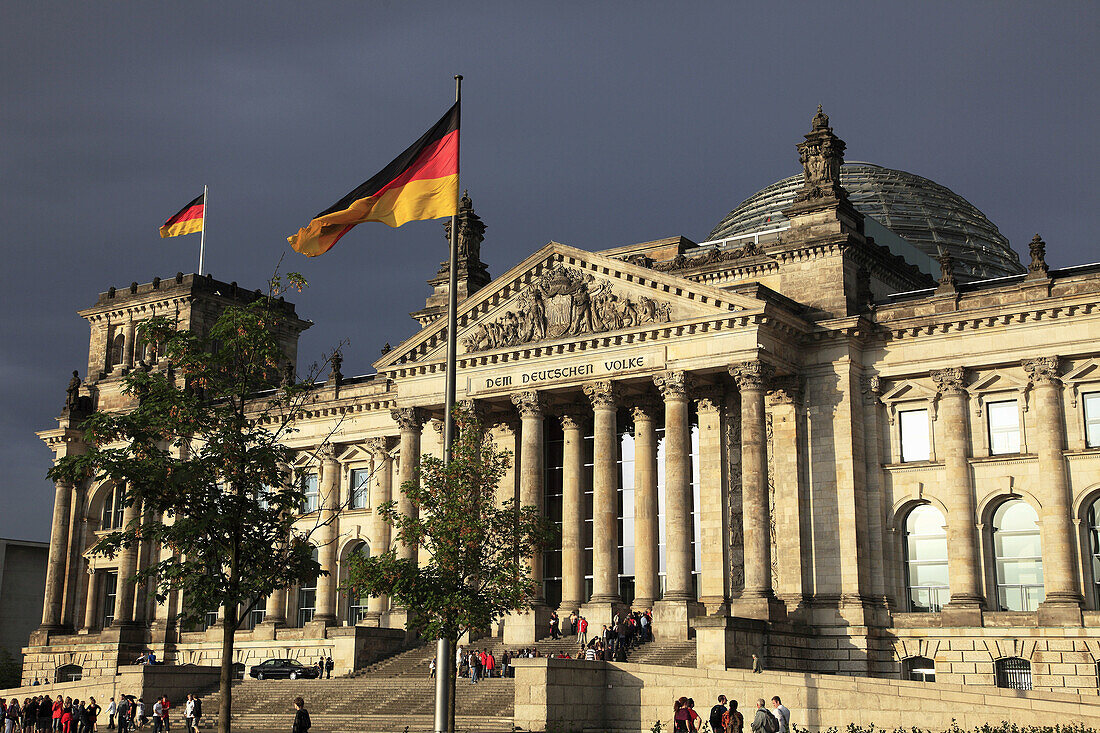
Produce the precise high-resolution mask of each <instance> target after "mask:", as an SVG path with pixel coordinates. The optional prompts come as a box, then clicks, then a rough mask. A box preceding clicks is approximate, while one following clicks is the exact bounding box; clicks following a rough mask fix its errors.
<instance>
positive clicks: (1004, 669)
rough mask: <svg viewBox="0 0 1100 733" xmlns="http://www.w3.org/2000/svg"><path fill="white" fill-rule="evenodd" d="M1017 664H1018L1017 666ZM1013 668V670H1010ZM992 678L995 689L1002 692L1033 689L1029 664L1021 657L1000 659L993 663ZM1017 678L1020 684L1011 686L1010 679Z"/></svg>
mask: <svg viewBox="0 0 1100 733" xmlns="http://www.w3.org/2000/svg"><path fill="white" fill-rule="evenodd" d="M1017 663H1018V664H1017ZM1010 666H1011V667H1015V669H1010ZM993 676H994V679H995V683H996V685H997V687H1000V688H1001V689H1003V690H1030V689H1033V685H1034V677H1033V676H1032V669H1031V662H1029V661H1028V660H1026V659H1024V658H1023V657H1002V658H1001V659H998V660H995V661H994V662H993ZM1014 676H1018V677H1019V679H1020V684H1012V682H1013V680H1012V677H1014Z"/></svg>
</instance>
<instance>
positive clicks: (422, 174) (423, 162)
mask: <svg viewBox="0 0 1100 733" xmlns="http://www.w3.org/2000/svg"><path fill="white" fill-rule="evenodd" d="M458 120H459V103H458V102H455V104H454V106H453V107H451V108H450V109H449V110H448V111H447V114H445V115H443V118H442V119H441V120H439V122H437V123H435V126H434V127H432V129H430V130H428V131H427V132H426V133H424V136H423V137H421V138H420V139H419V140H417V141H416V142H415V143H413V144H412V146H410V147H409V149H408V150H406V151H405V152H403V153H401V155H399V156H397V158H396V159H394V160H393V162H391V163H390V164H389V165H387V166H386V167H385V168H383V169H382V170H381V171H379V172H378V173H377V174H375V176H374V177H373V178H371V179H370V180H369V181H367V182H366V183H363V184H362V185H360V186H358V187H357V188H356V189H355V190H354V191H352V192H351V193H349V194H348V195H347V196H344V197H343V198H342V199H340V200H339V201H337V202H336V203H335V204H333V205H332V206H330V207H328V208H327V209H325V210H324V211H322V212H321V213H320V214H318V215H317V216H315V217H313V220H312V221H311V222H310V223H309V224H306V225H305V226H304V227H302V228H301V229H300V230H298V233H297V234H295V235H293V236H291V237H287V241H288V242H290V246H291V247H293V248H294V250H295V251H296V252H301V253H302V254H304V255H306V256H308V257H316V256H317V255H320V254H324V253H325V252H328V251H329V250H330V249H332V246H333V245H334V244H336V242H337V241H339V239H340V237H342V236H344V235H345V234H347V233H348V232H349V231H351V229H352V227H354V226H355V225H356V224H360V223H362V222H365V221H380V222H382V223H383V224H386V225H388V226H391V227H399V226H401V225H402V224H404V223H405V222H409V221H418V220H422V219H439V218H441V217H445V216H453V215H454V214H455V213H456V212H457V210H458Z"/></svg>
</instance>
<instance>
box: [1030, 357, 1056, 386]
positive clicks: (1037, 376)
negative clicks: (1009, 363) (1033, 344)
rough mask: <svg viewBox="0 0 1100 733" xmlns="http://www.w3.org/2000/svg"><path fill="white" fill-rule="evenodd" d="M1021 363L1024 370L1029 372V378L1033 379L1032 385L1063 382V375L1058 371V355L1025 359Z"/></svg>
mask: <svg viewBox="0 0 1100 733" xmlns="http://www.w3.org/2000/svg"><path fill="white" fill-rule="evenodd" d="M1021 365H1022V366H1023V368H1024V371H1025V372H1027V376H1028V379H1029V380H1031V384H1032V385H1039V384H1053V385H1055V386H1058V385H1060V384H1061V383H1062V380H1061V375H1060V374H1059V373H1058V357H1057V356H1040V357H1036V358H1034V359H1024V360H1023V361H1022V362H1021Z"/></svg>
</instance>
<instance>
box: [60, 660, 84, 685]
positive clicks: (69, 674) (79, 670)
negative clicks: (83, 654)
mask: <svg viewBox="0 0 1100 733" xmlns="http://www.w3.org/2000/svg"><path fill="white" fill-rule="evenodd" d="M83 676H84V668H83V667H81V666H80V665H79V664H66V665H64V666H61V667H58V668H57V673H56V674H55V676H54V681H55V682H76V681H77V680H79V679H80V678H81V677H83Z"/></svg>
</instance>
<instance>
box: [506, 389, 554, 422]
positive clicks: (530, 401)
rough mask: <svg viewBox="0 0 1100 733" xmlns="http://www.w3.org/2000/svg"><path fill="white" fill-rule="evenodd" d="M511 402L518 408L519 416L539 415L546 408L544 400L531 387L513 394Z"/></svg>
mask: <svg viewBox="0 0 1100 733" xmlns="http://www.w3.org/2000/svg"><path fill="white" fill-rule="evenodd" d="M512 404H513V405H515V406H516V409H517V410H519V414H520V417H541V416H542V412H543V410H544V409H545V408H546V400H545V399H543V397H542V395H541V394H539V393H538V392H536V391H535V390H533V389H531V390H527V391H525V392H517V393H515V394H513V395H512Z"/></svg>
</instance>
